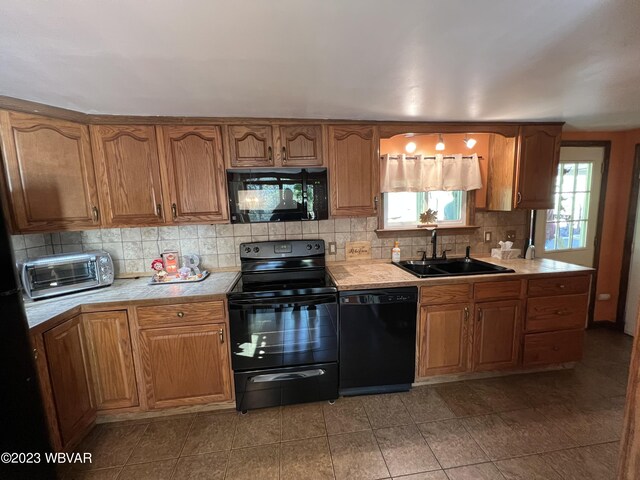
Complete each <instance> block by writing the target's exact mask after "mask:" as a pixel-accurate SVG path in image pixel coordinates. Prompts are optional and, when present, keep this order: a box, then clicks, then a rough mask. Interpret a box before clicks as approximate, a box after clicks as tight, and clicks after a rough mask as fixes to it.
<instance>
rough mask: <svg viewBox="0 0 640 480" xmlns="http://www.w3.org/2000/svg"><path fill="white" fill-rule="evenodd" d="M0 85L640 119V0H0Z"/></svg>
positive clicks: (572, 120) (349, 108)
mask: <svg viewBox="0 0 640 480" xmlns="http://www.w3.org/2000/svg"><path fill="white" fill-rule="evenodd" d="M0 18H2V19H3V21H2V29H1V30H0V95H7V96H12V97H17V98H23V99H27V100H33V101H37V102H42V103H46V104H50V105H55V106H59V107H65V108H70V109H74V110H79V111H82V112H86V113H103V114H131V115H180V116H182V115H194V116H251V117H298V118H334V119H338V118H344V119H369V120H428V121H466V120H475V121H482V120H564V121H566V122H567V123H568V127H569V128H577V129H590V130H604V129H626V128H633V127H640V27H639V26H638V25H640V2H639V1H638V0H621V1H613V0H562V1H558V0H536V1H531V0H483V1H464V0H428V1H427V0H403V1H397V0H183V1H175V0H133V1H132V0H109V1H105V0H84V1H82V0H50V1H46V2H44V1H42V0H3V1H2V2H0Z"/></svg>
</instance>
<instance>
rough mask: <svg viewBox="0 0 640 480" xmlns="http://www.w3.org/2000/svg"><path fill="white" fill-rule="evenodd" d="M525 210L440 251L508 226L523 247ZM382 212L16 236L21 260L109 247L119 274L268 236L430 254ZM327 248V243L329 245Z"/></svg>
mask: <svg viewBox="0 0 640 480" xmlns="http://www.w3.org/2000/svg"><path fill="white" fill-rule="evenodd" d="M526 219H527V216H526V212H525V211H516V212H477V213H476V225H478V226H479V227H480V228H478V229H477V230H474V233H473V234H471V235H470V234H468V232H466V233H464V234H460V235H443V234H441V235H440V236H439V237H438V254H440V252H441V250H442V249H443V248H444V249H451V250H452V252H451V254H450V255H452V254H457V255H460V254H464V250H465V247H466V246H467V245H470V246H471V252H472V254H476V255H478V254H488V253H489V252H490V249H491V248H492V247H495V246H496V245H497V243H498V241H499V240H504V238H505V236H506V231H507V230H515V231H516V242H515V246H514V248H522V247H523V242H524V238H525V234H526V230H527V228H526ZM377 227H378V219H377V217H368V218H362V217H361V218H337V219H332V220H320V221H309V222H286V223H256V224H252V225H248V224H236V225H227V224H225V225H185V226H179V227H173V226H172V227H142V228H102V229H97V230H86V231H82V232H59V233H45V234H42V233H36V234H29V235H14V236H12V241H13V248H14V250H15V254H16V260H17V261H18V262H20V261H23V260H24V259H26V258H28V257H37V256H41V255H47V254H52V253H71V252H82V251H89V250H106V251H107V252H109V253H110V254H111V256H112V257H113V260H114V263H115V267H116V271H117V273H118V274H124V273H126V274H131V273H141V272H147V271H149V270H150V265H151V261H152V260H153V259H154V258H157V257H158V256H159V255H160V252H162V251H163V250H164V249H167V248H173V249H175V248H177V249H178V250H179V251H180V252H181V253H197V254H198V255H199V256H200V258H201V261H202V264H203V266H204V267H205V268H216V267H230V266H237V265H239V263H240V259H239V254H238V252H239V248H240V244H241V243H243V242H252V241H253V242H259V241H265V240H284V239H289V240H298V239H315V238H321V239H323V240H324V241H325V242H326V243H328V242H336V244H337V254H336V255H327V260H329V261H336V260H344V258H345V243H346V242H349V241H360V240H368V241H370V242H371V251H372V256H373V258H389V259H390V258H391V248H392V247H393V243H394V241H396V240H398V241H399V242H400V248H401V252H402V253H401V255H402V258H416V257H419V256H420V255H421V253H419V252H420V251H422V250H426V251H427V255H430V254H431V244H430V234H429V232H427V231H419V232H380V233H377V232H375V230H376V228H377ZM485 230H489V231H491V232H492V236H493V241H492V243H484V242H483V238H484V231H485ZM327 251H328V247H327Z"/></svg>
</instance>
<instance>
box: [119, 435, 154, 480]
mask: <svg viewBox="0 0 640 480" xmlns="http://www.w3.org/2000/svg"><path fill="white" fill-rule="evenodd" d="M143 425H144V430H143V431H142V433H141V434H140V438H138V441H137V442H136V444H135V445H134V447H133V448H132V449H131V452H129V455H128V456H127V459H126V460H125V462H124V464H123V465H122V470H120V472H119V473H118V476H117V477H116V479H118V478H120V475H122V472H123V471H124V468H125V467H126V466H127V464H128V463H129V460H130V459H131V456H132V455H133V452H135V450H136V448H137V447H138V445H140V442H141V441H142V437H144V434H145V433H147V430H148V429H149V425H151V424H150V423H147V424H143Z"/></svg>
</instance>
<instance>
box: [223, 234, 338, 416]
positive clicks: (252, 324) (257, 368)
mask: <svg viewBox="0 0 640 480" xmlns="http://www.w3.org/2000/svg"><path fill="white" fill-rule="evenodd" d="M240 262H241V276H240V278H239V280H238V281H237V282H236V284H235V285H234V287H233V288H232V290H231V291H230V292H229V293H228V294H227V299H228V304H229V324H230V332H231V365H232V368H233V371H234V382H235V390H236V408H237V409H238V410H240V411H246V410H249V409H254V408H261V407H268V406H275V405H286V404H290V403H301V402H311V401H318V400H335V399H336V398H337V396H338V364H337V361H338V334H337V316H338V312H337V288H336V286H335V285H334V283H333V281H332V280H331V278H330V277H329V275H328V274H327V272H326V268H325V245H324V241H323V240H288V241H273V242H255V243H243V244H241V245H240Z"/></svg>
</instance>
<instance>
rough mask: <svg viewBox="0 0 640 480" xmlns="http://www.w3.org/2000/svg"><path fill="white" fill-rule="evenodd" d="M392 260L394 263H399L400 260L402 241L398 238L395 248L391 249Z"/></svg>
mask: <svg viewBox="0 0 640 480" xmlns="http://www.w3.org/2000/svg"><path fill="white" fill-rule="evenodd" d="M391 261H392V262H393V263H398V262H399V261H400V242H398V241H397V240H396V241H395V242H394V244H393V248H392V249H391Z"/></svg>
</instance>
